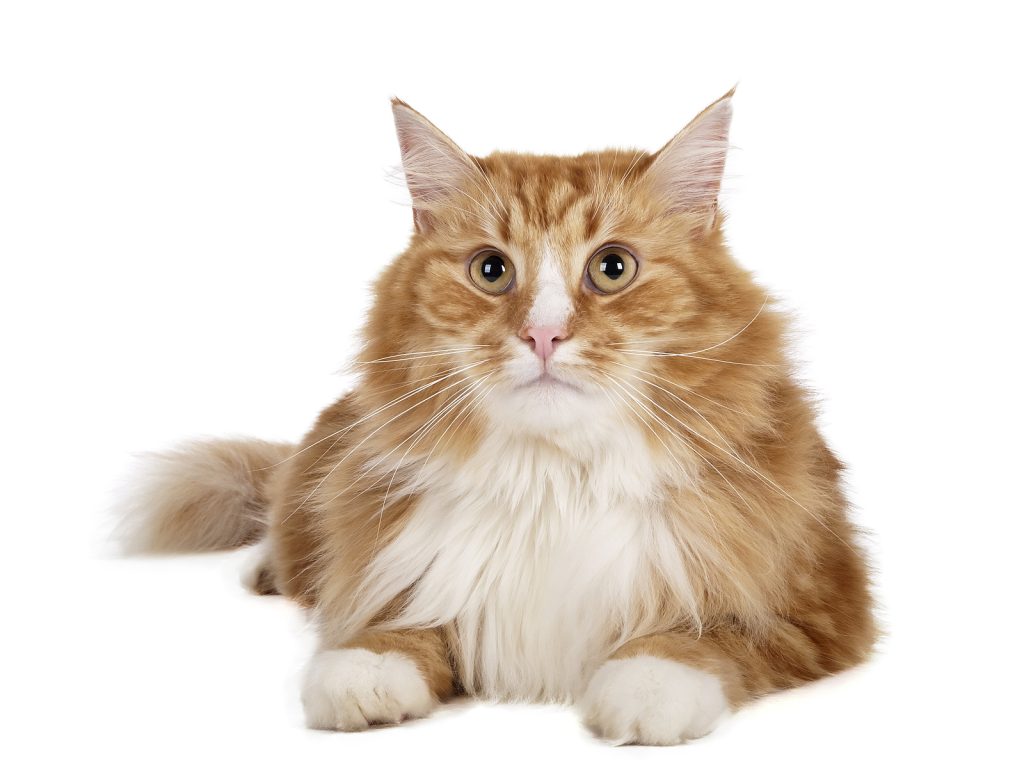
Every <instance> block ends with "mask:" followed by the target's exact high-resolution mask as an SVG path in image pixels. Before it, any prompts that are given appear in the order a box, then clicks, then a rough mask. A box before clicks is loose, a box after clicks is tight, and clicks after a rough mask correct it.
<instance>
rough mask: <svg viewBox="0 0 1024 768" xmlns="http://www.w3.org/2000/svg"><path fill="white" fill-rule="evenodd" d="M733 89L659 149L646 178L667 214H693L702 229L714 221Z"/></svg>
mask: <svg viewBox="0 0 1024 768" xmlns="http://www.w3.org/2000/svg"><path fill="white" fill-rule="evenodd" d="M735 90H736V89H735V88H733V89H732V90H731V91H729V92H728V93H727V94H725V96H723V97H722V98H720V99H719V100H718V101H716V102H714V103H712V104H711V105H710V106H708V107H707V109H705V110H704V111H703V112H701V113H700V114H699V115H697V117H695V118H694V119H693V120H691V121H690V124H689V125H687V126H686V127H685V128H684V129H683V130H682V131H680V132H679V133H678V134H676V136H675V137H674V138H673V139H672V140H671V141H670V142H669V143H668V144H666V145H665V146H664V147H662V148H661V149H660V150H658V152H657V154H656V155H655V157H654V162H652V163H651V165H650V166H649V167H648V168H647V171H646V177H647V180H648V182H649V183H650V184H651V186H652V187H653V189H654V190H655V192H656V193H657V194H659V195H660V196H662V197H663V199H664V200H665V203H666V205H667V207H668V209H669V210H670V211H678V212H686V213H689V214H692V215H695V216H696V217H697V218H698V220H699V221H701V223H702V224H703V225H704V227H705V228H707V227H710V226H711V225H712V224H713V223H714V220H715V213H716V211H717V209H718V193H719V190H720V189H721V187H722V173H723V172H724V170H725V156H726V153H727V151H728V148H729V124H730V123H731V122H732V95H733V92H734V91H735Z"/></svg>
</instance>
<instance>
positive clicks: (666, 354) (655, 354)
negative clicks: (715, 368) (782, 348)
mask: <svg viewBox="0 0 1024 768" xmlns="http://www.w3.org/2000/svg"><path fill="white" fill-rule="evenodd" d="M619 352H621V353H622V354H624V355H635V356H637V357H688V358H690V359H692V360H706V361H708V362H711V363H724V364H726V365H746V366H751V367H754V368H777V367H778V365H776V364H775V363H745V362H740V361H739V360H721V359H719V358H717V357H702V356H700V355H691V354H689V353H688V352H653V351H650V350H643V349H623V348H620V349H619Z"/></svg>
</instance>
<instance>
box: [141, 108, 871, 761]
mask: <svg viewBox="0 0 1024 768" xmlns="http://www.w3.org/2000/svg"><path fill="white" fill-rule="evenodd" d="M731 103H732V93H731V92H730V93H729V94H727V95H726V96H724V97H722V98H721V99H719V100H718V101H716V102H715V103H713V104H712V105H711V106H709V107H708V108H707V109H705V110H704V111H703V112H702V113H701V114H700V115H698V116H697V117H696V118H695V119H694V120H693V121H692V122H691V123H690V124H689V125H688V126H687V127H686V128H685V129H684V130H683V131H682V132H681V133H679V134H678V135H677V136H676V137H675V138H673V139H672V140H671V141H670V142H669V143H668V144H666V145H665V146H664V147H663V148H662V149H661V150H660V151H658V152H656V153H654V154H649V153H646V152H642V151H636V152H633V151H630V152H618V151H605V152H590V153H586V154H582V155H579V156H576V157H552V156H534V155H524V154H507V153H495V154H492V155H490V156H488V157H479V158H478V157H471V156H470V155H468V154H466V153H465V152H463V151H462V150H461V149H460V148H459V147H458V146H457V145H456V144H455V143H454V142H452V141H451V140H450V139H449V138H448V137H447V136H445V135H444V134H443V133H441V132H440V131H439V130H438V129H437V128H436V127H435V126H434V125H433V124H431V123H430V122H429V121H427V120H426V119H425V118H424V117H423V116H422V115H420V114H419V113H417V112H416V111H414V110H413V109H411V108H410V107H409V106H408V105H406V104H404V103H403V102H401V101H398V100H395V101H394V102H393V109H394V116H395V122H396V126H397V131H398V139H399V143H400V145H401V152H402V164H403V168H404V171H405V176H406V180H407V182H408V187H409V190H410V192H411V196H412V201H413V212H414V225H415V233H414V234H413V237H412V240H411V242H410V244H409V247H408V248H407V250H406V251H405V252H404V253H402V254H401V255H400V256H398V258H397V259H395V261H394V262H393V263H392V264H391V265H390V266H388V267H387V268H386V269H385V270H384V272H383V274H382V275H381V276H380V278H379V280H378V281H377V283H376V287H375V302H374V306H373V309H372V310H371V312H370V315H369V317H368V319H367V322H366V324H365V327H364V329H363V331H362V334H363V342H364V345H363V347H362V351H361V353H360V355H359V357H358V361H357V366H358V368H359V370H360V371H361V375H360V379H359V383H358V385H357V386H356V387H355V388H354V389H353V390H352V391H351V392H349V393H348V394H346V395H345V396H344V397H342V398H341V399H340V400H339V401H338V402H336V403H335V404H334V405H332V406H330V407H329V408H327V409H326V410H325V411H324V412H323V413H322V414H321V415H320V418H319V419H318V421H317V422H316V424H315V425H314V427H313V428H312V430H311V431H310V432H309V434H308V435H306V437H305V438H304V439H303V440H302V442H301V443H300V444H299V445H283V444H270V443H262V442H258V441H251V442H249V441H213V442H207V443H196V444H193V445H190V446H187V447H185V448H184V449H182V450H180V451H177V452H172V453H168V454H163V455H160V456H158V457H156V458H155V460H154V461H153V462H152V463H151V464H150V465H149V471H148V473H147V474H144V475H143V476H142V478H141V480H142V487H141V488H140V491H139V493H138V494H136V496H135V497H134V499H133V501H132V504H131V507H132V509H131V510H130V512H131V515H130V520H131V522H132V525H133V529H132V532H131V536H132V538H131V545H132V547H133V548H134V549H136V550H142V551H172V550H191V549H214V548H222V547H232V546H238V545H242V544H246V543H251V542H257V541H258V542H260V544H259V547H258V550H257V551H258V552H259V559H258V562H257V563H256V565H255V566H254V568H253V571H252V573H251V575H250V578H249V582H250V584H251V586H252V587H253V589H254V590H256V591H258V592H262V593H271V592H279V593H281V594H284V595H287V596H289V597H291V598H293V599H295V600H296V601H298V602H299V603H301V604H302V605H303V606H306V607H308V608H310V609H312V610H313V611H315V615H316V617H317V619H318V623H319V631H320V639H321V643H320V650H319V651H318V652H317V654H316V655H315V657H314V658H313V660H312V662H311V663H310V665H309V667H308V669H307V671H306V675H305V682H304V688H303V691H302V699H303V703H304V707H305V712H306V718H307V722H308V724H309V725H310V726H311V727H314V728H325V729H338V730H356V729H361V728H366V727H367V726H368V725H371V724H374V723H385V722H397V721H400V720H402V719H405V718H411V717H421V716H423V715H426V714H427V713H428V712H429V711H430V710H431V709H432V708H433V707H434V706H436V704H437V703H438V702H440V701H443V700H445V699H447V698H449V697H451V696H453V695H455V694H457V693H459V692H465V693H468V694H471V695H477V696H481V697H485V698H496V699H504V700H528V701H560V702H573V703H575V704H576V705H577V706H578V707H579V708H580V711H581V713H582V716H583V718H584V720H585V722H586V723H587V724H588V725H589V726H590V727H591V728H592V729H593V731H594V732H596V733H597V734H598V735H600V736H602V737H605V738H607V739H610V740H614V741H617V742H636V743H643V744H675V743H678V742H681V741H685V740H687V739H691V738H696V737H699V736H702V735H704V734H706V733H708V732H709V731H710V730H711V729H712V728H713V727H714V725H715V723H716V722H717V721H718V720H719V719H720V717H721V716H722V715H723V714H725V713H726V712H727V711H728V710H730V709H731V708H736V707H738V706H740V705H742V704H743V703H744V702H746V701H749V700H750V699H751V698H753V697H756V696H759V695H762V694H765V693H768V692H770V691H774V690H778V689H783V688H787V687H790V686H794V685H798V684H800V683H802V682H804V681H808V680H814V679H816V678H820V677H822V676H824V675H828V674H831V673H834V672H837V671H839V670H842V669H845V668H847V667H849V666H851V665H853V664H856V663H858V662H860V661H862V660H863V659H865V658H866V656H867V655H868V654H869V652H870V649H871V646H872V644H873V641H874V638H875V627H874V623H873V620H872V613H871V600H870V595H869V590H868V578H867V569H866V565H865V559H864V556H863V554H862V551H861V549H860V547H859V545H858V543H857V538H856V537H857V532H856V530H855V528H854V527H853V526H852V524H851V522H850V521H849V519H848V517H847V503H846V500H845V499H844V497H843V492H842V488H841V479H840V473H841V465H840V463H839V461H837V459H836V458H835V457H834V456H833V454H832V452H831V451H830V450H829V449H828V447H827V446H826V445H825V443H824V442H823V441H822V438H821V436H820V435H819V433H818V430H817V428H816V427H815V423H814V411H813V406H812V404H811V398H810V396H809V395H808V393H807V392H806V391H805V390H804V389H803V388H801V386H800V385H799V384H797V383H796V381H795V379H794V375H793V370H792V367H791V364H790V362H789V361H788V359H787V356H786V351H785V343H784V339H785V320H784V318H783V317H782V316H781V315H780V313H779V312H778V311H777V310H776V309H774V308H773V305H772V303H771V301H770V300H769V298H768V297H767V296H766V294H765V292H764V291H763V290H762V289H761V288H760V287H758V285H756V284H755V282H754V281H753V279H752V278H751V276H750V274H749V273H748V272H746V271H745V270H743V269H742V268H740V267H739V266H738V265H737V264H736V262H735V261H734V260H733V258H732V257H731V255H730V254H729V252H728V250H727V248H726V246H725V243H724V238H723V234H722V218H723V217H722V214H721V213H720V211H719V210H718V204H717V200H718V193H719V188H720V183H721V177H722V171H723V167H724V165H725V159H726V148H727V144H728V132H729V123H730V119H731Z"/></svg>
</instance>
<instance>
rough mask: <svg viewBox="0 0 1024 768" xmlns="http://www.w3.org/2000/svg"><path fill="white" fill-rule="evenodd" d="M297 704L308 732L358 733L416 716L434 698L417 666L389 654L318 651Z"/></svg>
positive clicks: (427, 709)
mask: <svg viewBox="0 0 1024 768" xmlns="http://www.w3.org/2000/svg"><path fill="white" fill-rule="evenodd" d="M302 704H303V706H304V707H305V710H306V724H307V725H308V726H309V727H310V728H319V729H323V730H333V731H361V730H363V729H364V728H366V727H367V726H369V725H372V724H374V723H398V722H401V721H402V720H405V719H406V718H410V717H422V716H423V715H425V714H427V713H428V712H430V710H431V709H433V708H434V704H435V701H434V697H433V696H432V695H431V693H430V689H429V688H428V687H427V683H426V681H425V680H424V679H423V675H421V674H420V671H419V668H418V667H417V666H416V664H415V662H413V661H412V660H411V659H410V658H408V657H407V656H405V655H404V654H401V653H397V652H395V651H387V652H386V653H374V652H373V651H368V650H366V649H364V648H344V649H341V650H335V651H320V652H319V653H317V654H316V655H315V656H314V657H313V660H312V661H311V662H310V664H309V667H307V668H306V678H305V682H304V683H303V685H302Z"/></svg>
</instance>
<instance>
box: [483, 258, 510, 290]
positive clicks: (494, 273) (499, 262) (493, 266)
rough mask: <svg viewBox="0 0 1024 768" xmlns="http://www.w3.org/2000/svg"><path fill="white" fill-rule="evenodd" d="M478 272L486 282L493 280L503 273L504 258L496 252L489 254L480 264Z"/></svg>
mask: <svg viewBox="0 0 1024 768" xmlns="http://www.w3.org/2000/svg"><path fill="white" fill-rule="evenodd" d="M480 274H481V275H483V277H484V280H486V281H487V282H489V283H493V282H495V281H496V280H497V279H498V278H499V277H501V276H502V275H503V274H505V260H504V259H503V258H501V256H499V255H498V254H496V253H493V254H491V255H490V256H488V257H487V258H486V259H484V260H483V263H481V264H480Z"/></svg>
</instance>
